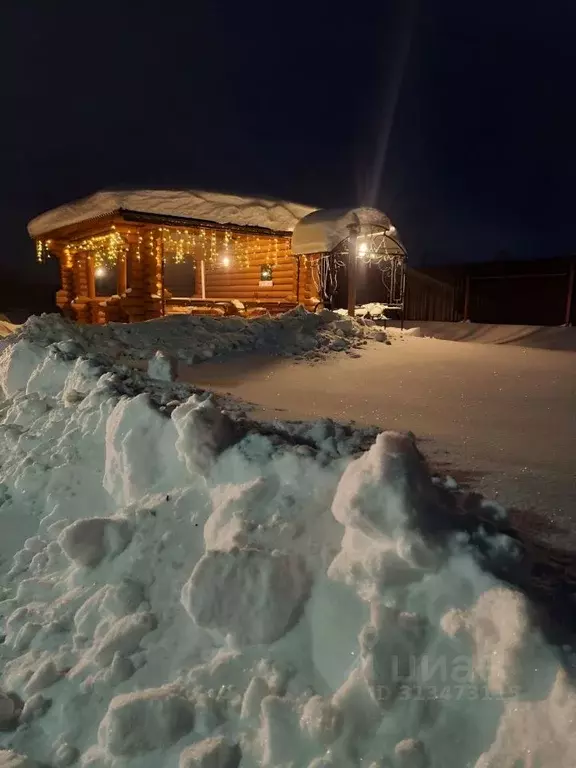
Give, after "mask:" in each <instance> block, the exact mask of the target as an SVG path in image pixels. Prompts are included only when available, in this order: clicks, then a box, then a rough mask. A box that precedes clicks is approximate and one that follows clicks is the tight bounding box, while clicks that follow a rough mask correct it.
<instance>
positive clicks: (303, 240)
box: [292, 208, 400, 255]
mask: <svg viewBox="0 0 576 768" xmlns="http://www.w3.org/2000/svg"><path fill="white" fill-rule="evenodd" d="M350 224H360V226H361V228H362V229H364V230H367V229H370V230H371V231H373V230H374V228H377V229H380V230H381V231H383V232H385V233H390V235H391V236H393V237H394V240H395V241H396V242H397V243H400V240H399V239H398V235H397V233H396V229H395V228H394V227H393V226H392V224H391V222H390V219H389V218H388V216H386V214H385V213H382V211H379V210H377V209H376V208H327V209H325V210H320V211H312V212H311V213H308V214H307V215H306V216H304V217H303V218H302V219H301V220H300V221H299V222H298V224H296V226H295V227H294V231H293V233H292V252H293V253H295V254H299V255H305V254H309V253H329V252H330V251H333V250H334V248H336V247H337V246H338V245H339V244H340V243H341V242H342V241H343V240H345V239H346V238H347V237H348V235H349V234H350V230H349V229H348V227H349V226H350Z"/></svg>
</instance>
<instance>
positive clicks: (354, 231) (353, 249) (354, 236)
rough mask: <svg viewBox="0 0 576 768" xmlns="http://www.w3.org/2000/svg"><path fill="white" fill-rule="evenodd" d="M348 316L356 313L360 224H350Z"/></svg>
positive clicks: (356, 222)
mask: <svg viewBox="0 0 576 768" xmlns="http://www.w3.org/2000/svg"><path fill="white" fill-rule="evenodd" d="M348 231H349V232H350V235H349V236H348V314H349V316H350V317H354V315H355V312H356V273H357V260H358V235H359V234H360V223H359V222H358V221H355V222H353V223H352V224H348Z"/></svg>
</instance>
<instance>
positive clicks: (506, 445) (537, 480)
mask: <svg viewBox="0 0 576 768" xmlns="http://www.w3.org/2000/svg"><path fill="white" fill-rule="evenodd" d="M390 339H391V341H392V344H391V346H386V347H382V345H378V344H372V345H369V346H368V347H366V348H364V349H362V350H361V351H360V357H358V358H351V357H349V356H347V355H344V356H338V357H332V358H330V359H328V360H326V361H324V362H323V363H322V365H319V366H309V365H305V364H295V363H294V362H293V361H288V360H273V359H270V358H264V357H259V358H256V357H254V358H252V359H250V360H248V359H246V357H243V358H241V359H237V360H234V361H227V362H223V363H221V364H215V363H210V364H208V365H205V366H202V367H201V368H194V369H191V368H187V367H186V366H182V367H181V376H182V378H183V379H184V380H189V381H194V382H196V383H197V384H199V385H201V386H209V387H213V388H215V389H217V390H219V391H225V392H230V393H232V394H234V395H237V396H238V397H242V398H244V399H245V400H247V401H249V402H251V403H255V404H257V405H258V410H257V411H256V412H257V413H258V414H259V416H260V417H264V418H271V419H272V418H278V419H290V418H295V419H301V418H306V419H309V418H319V417H329V418H333V419H337V420H341V421H349V420H355V421H356V422H358V423H359V424H365V425H367V424H368V425H370V424H373V425H377V426H379V427H381V428H383V429H400V430H413V431H414V432H415V433H416V434H417V435H418V437H419V439H420V440H421V448H422V450H423V451H424V453H425V454H426V455H427V456H428V457H429V459H430V461H431V463H432V464H433V465H434V466H436V467H438V468H439V469H441V470H444V471H445V472H447V473H448V474H452V475H454V476H455V477H456V478H457V479H458V480H461V481H462V482H464V481H466V482H468V483H470V484H471V486H472V487H474V488H476V489H477V490H479V491H481V492H483V493H484V494H486V495H487V496H489V497H492V498H498V499H500V500H501V501H502V503H503V504H505V505H506V506H509V505H514V506H516V507H519V508H521V509H525V510H530V509H535V510H537V512H539V513H541V515H542V516H543V517H544V518H545V519H546V520H548V521H551V522H553V523H555V524H557V525H558V526H560V527H562V528H564V527H566V528H568V529H569V530H573V532H574V533H573V536H574V540H575V542H576V512H575V510H576V483H575V482H574V472H575V467H576V464H575V456H576V407H575V403H576V353H573V352H556V351H548V350H541V349H526V348H523V347H518V346H495V345H492V344H486V345H485V344H471V343H458V342H451V341H440V340H437V339H428V338H417V337H414V336H410V335H409V334H408V335H405V336H404V338H403V340H401V337H400V336H399V335H398V334H397V333H394V332H393V331H392V332H390Z"/></svg>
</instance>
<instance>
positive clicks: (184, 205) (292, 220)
mask: <svg viewBox="0 0 576 768" xmlns="http://www.w3.org/2000/svg"><path fill="white" fill-rule="evenodd" d="M314 210H315V209H314V208H311V207H310V206H308V205H301V204H299V203H289V202H285V201H283V200H272V199H266V198H255V197H240V196H239V195H226V194H221V193H219V192H205V191H200V190H193V189H182V190H177V189H129V190H122V191H107V190H105V191H102V192H96V194H94V195H91V196H90V197H86V198H84V199H82V200H77V201H76V202H73V203H68V204H66V205H61V206H60V207H58V208H55V209H54V210H52V211H47V212H46V213H43V214H42V215H41V216H37V217H36V218H35V219H33V220H32V221H31V222H30V223H29V224H28V232H29V234H30V236H31V237H41V236H42V235H45V234H47V233H48V232H51V231H52V230H54V229H58V228H59V227H66V226H69V225H70V224H76V223H78V222H79V221H87V220H89V219H95V218H98V217H99V216H106V215H107V214H111V213H116V212H117V211H135V212H137V213H151V214H155V215H164V216H181V217H184V218H191V219H195V220H198V221H212V222H216V223H218V224H224V225H225V224H235V225H239V226H251V227H263V228H265V229H271V230H273V231H274V232H292V230H293V229H294V227H295V225H296V223H297V221H298V220H299V219H301V218H302V217H303V216H306V215H307V214H309V213H310V212H312V211H314Z"/></svg>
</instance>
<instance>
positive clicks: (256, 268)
mask: <svg viewBox="0 0 576 768" xmlns="http://www.w3.org/2000/svg"><path fill="white" fill-rule="evenodd" d="M236 242H238V243H239V245H238V246H237V251H236V253H237V256H236V258H235V259H234V260H233V263H232V264H231V265H230V266H229V267H225V266H223V265H221V264H216V265H211V264H209V263H208V262H205V266H206V298H208V299H240V300H256V301H271V300H278V301H288V302H296V288H297V285H296V280H297V268H296V267H297V265H296V259H295V258H294V256H293V255H292V251H291V250H290V238H289V237H280V238H276V243H277V245H276V243H275V238H274V237H265V236H262V235H261V236H258V237H256V236H250V235H248V236H239V237H238V238H237V239H236ZM244 249H247V251H248V253H249V266H243V262H244V256H243V255H242V251H243V250H244ZM275 262H276V263H275ZM265 264H269V265H270V266H271V267H272V283H273V285H272V286H260V285H259V283H260V274H261V267H262V266H263V265H265ZM196 295H197V296H200V286H199V285H198V288H197V294H196Z"/></svg>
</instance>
